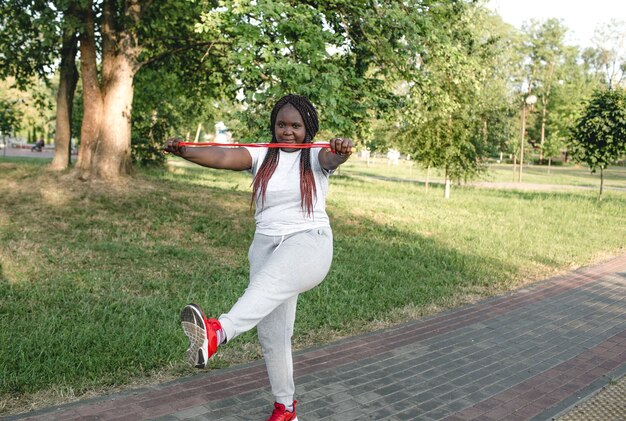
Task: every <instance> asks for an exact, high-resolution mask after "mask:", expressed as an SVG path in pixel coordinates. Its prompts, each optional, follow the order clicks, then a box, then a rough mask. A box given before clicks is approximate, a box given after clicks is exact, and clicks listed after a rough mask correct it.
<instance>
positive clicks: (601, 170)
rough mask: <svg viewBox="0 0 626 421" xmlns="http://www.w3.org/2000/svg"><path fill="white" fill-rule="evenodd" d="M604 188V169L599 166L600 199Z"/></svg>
mask: <svg viewBox="0 0 626 421" xmlns="http://www.w3.org/2000/svg"><path fill="white" fill-rule="evenodd" d="M603 188H604V169H603V168H602V167H600V194H599V195H598V199H602V189H603Z"/></svg>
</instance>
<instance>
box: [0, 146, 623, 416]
mask: <svg viewBox="0 0 626 421" xmlns="http://www.w3.org/2000/svg"><path fill="white" fill-rule="evenodd" d="M47 162H48V161H46V160H24V159H17V158H14V159H9V158H4V159H3V158H0V343H2V344H3V345H4V346H2V347H0V372H1V373H2V377H0V415H4V414H9V413H15V412H18V411H24V410H27V409H29V408H36V407H41V406H47V405H52V404H55V403H59V402H64V401H70V400H73V399H76V398H79V397H85V396H93V395H94V394H99V393H106V392H110V391H113V390H118V389H120V388H127V387H131V386H134V385H138V384H142V383H150V382H157V381H163V380H166V379H171V378H175V377H179V376H185V375H190V374H192V373H195V372H196V371H195V370H192V369H191V368H188V367H186V366H185V364H184V362H183V360H184V358H183V354H184V351H185V349H186V346H187V343H186V339H185V337H184V335H183V334H182V331H181V330H180V328H179V324H178V314H179V311H180V309H181V308H182V307H183V306H184V305H185V304H187V303H189V302H197V303H199V304H201V305H202V306H203V308H205V309H206V311H207V312H208V313H210V314H211V315H214V316H217V315H219V314H221V313H222V312H225V311H227V310H228V309H229V307H230V306H231V305H232V304H233V303H234V302H235V300H236V299H237V297H238V296H239V295H240V294H241V293H242V291H243V290H244V288H245V287H246V284H247V274H248V268H247V250H248V246H249V244H250V241H251V238H252V235H253V233H254V221H253V213H252V210H251V209H250V178H249V176H248V175H247V174H246V173H236V172H228V171H216V170H209V169H204V168H201V167H197V166H192V165H191V164H188V163H186V162H184V161H182V160H180V159H178V158H172V160H171V161H170V163H169V166H168V170H167V171H155V170H151V171H139V173H138V174H137V175H136V176H135V177H134V178H133V179H131V180H129V181H128V182H127V183H125V184H120V185H114V186H111V185H104V184H91V185H87V184H84V183H81V182H78V181H75V180H74V179H72V178H71V177H70V176H69V175H67V174H53V173H49V172H47V171H46V170H45V166H44V165H45V164H46V163H47ZM559 170H562V171H563V172H562V173H560V175H559V176H558V177H557V176H556V175H555V174H556V169H555V168H553V174H551V175H550V176H548V175H547V174H544V175H542V173H541V172H540V171H538V172H537V173H536V174H533V173H532V171H531V170H530V169H528V170H526V169H525V174H527V176H528V181H529V182H532V183H542V182H543V183H548V184H559V183H567V184H579V185H593V186H595V185H596V184H593V183H595V182H596V180H597V179H595V178H594V177H595V176H590V175H589V174H588V172H585V171H584V169H582V170H580V171H579V172H577V170H576V169H572V168H570V170H571V171H570V172H567V171H566V170H567V168H563V169H561V168H559ZM500 171H503V172H505V173H506V169H504V168H496V169H495V170H494V171H493V172H492V175H491V177H494V178H493V179H498V178H499V177H504V175H499V172H500ZM509 171H510V167H509ZM612 171H615V172H616V174H617V175H615V176H614V178H613V179H612V181H611V183H612V185H613V186H615V187H626V171H624V169H623V168H615V169H614V170H613V169H612ZM423 175H424V171H423V170H417V169H416V168H412V167H409V166H408V165H406V164H402V165H400V166H398V167H387V165H386V164H385V163H384V161H383V163H380V162H379V163H378V164H374V165H370V166H367V165H365V163H364V162H361V161H359V160H357V159H354V160H352V161H351V162H349V163H348V164H346V165H345V167H343V168H342V169H341V171H340V172H339V174H337V175H335V176H333V177H332V179H331V189H330V193H329V197H328V211H329V214H330V216H331V222H332V224H333V231H334V236H335V256H334V262H333V267H332V268H331V271H330V273H329V275H328V277H327V278H326V281H325V282H324V283H323V284H322V285H320V286H319V287H318V288H316V289H314V290H312V291H310V292H307V293H306V294H303V295H302V296H301V297H300V301H299V309H298V319H297V323H296V329H295V342H296V347H299V348H302V347H305V346H309V345H312V344H320V343H323V342H326V341H330V340H333V339H335V338H339V337H343V336H346V335H351V334H355V333H358V332H364V331H367V330H372V329H376V328H379V327H383V326H387V325H389V324H392V323H399V322H402V321H406V320H409V319H413V318H416V317H420V316H423V315H426V314H432V313H433V312H436V311H440V310H441V309H444V308H449V307H453V306H459V305H462V304H464V303H469V302H473V301H475V300H477V299H480V298H482V297H486V296H490V295H493V294H496V293H499V292H503V291H506V290H510V289H511V288H515V287H518V286H520V285H522V284H524V283H528V282H532V281H536V280H539V279H543V278H545V277H549V276H552V275H554V274H556V273H559V272H563V271H566V270H570V269H573V268H576V267H579V266H581V265H587V264H590V263H593V262H596V261H598V260H603V259H606V258H609V257H611V256H615V255H618V254H622V253H624V252H626V191H611V190H608V191H606V192H605V195H604V199H603V200H602V201H598V200H597V199H596V197H597V191H596V190H589V191H586V190H581V191H567V192H557V191H547V192H544V191H532V192H531V191H515V190H510V191H509V190H504V189H485V188H473V187H469V186H466V187H455V188H453V191H452V197H451V199H449V200H444V199H443V193H442V188H441V187H440V186H438V185H432V186H431V187H430V188H429V189H428V190H426V189H425V188H424V186H423V184H421V183H416V182H405V181H402V180H409V181H410V180H420V179H422V177H423ZM382 177H387V178H392V179H393V180H385V179H382ZM525 177H526V175H525ZM531 177H534V179H531ZM546 177H549V181H548V180H547V179H546ZM612 177H613V176H612ZM525 180H526V178H525ZM506 181H509V180H506ZM586 183H591V184H586ZM7 345H8V346H7ZM260 355H261V354H260V347H259V346H258V344H257V341H256V337H255V333H254V332H248V333H247V334H244V335H242V336H241V337H239V338H238V339H237V340H236V341H233V343H231V344H229V345H228V346H227V347H225V348H224V349H223V350H221V351H220V352H219V353H218V355H217V357H216V358H215V359H214V360H212V362H211V365H210V367H209V369H215V368H220V367H225V366H228V365H231V364H234V363H239V362H243V361H249V360H251V359H255V358H259V357H260Z"/></svg>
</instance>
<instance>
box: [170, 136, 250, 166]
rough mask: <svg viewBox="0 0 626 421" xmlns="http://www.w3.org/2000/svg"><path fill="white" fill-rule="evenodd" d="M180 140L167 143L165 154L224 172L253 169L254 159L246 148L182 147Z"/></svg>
mask: <svg viewBox="0 0 626 421" xmlns="http://www.w3.org/2000/svg"><path fill="white" fill-rule="evenodd" d="M180 142H181V141H180V139H177V138H172V139H168V140H167V142H165V147H164V148H163V149H164V150H165V152H169V153H172V154H174V155H176V156H180V157H181V158H184V159H186V160H188V161H191V162H194V163H196V164H198V165H202V166H203V167H209V168H217V169H224V170H234V171H241V170H248V169H250V168H251V167H252V157H251V156H250V152H248V150H247V149H246V148H222V147H220V146H203V147H193V146H182V145H180Z"/></svg>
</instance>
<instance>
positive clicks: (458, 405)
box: [9, 255, 626, 421]
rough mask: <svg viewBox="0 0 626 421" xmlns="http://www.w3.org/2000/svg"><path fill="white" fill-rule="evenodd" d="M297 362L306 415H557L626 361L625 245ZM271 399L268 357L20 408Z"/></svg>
mask: <svg viewBox="0 0 626 421" xmlns="http://www.w3.org/2000/svg"><path fill="white" fill-rule="evenodd" d="M222 352H228V350H227V349H225V350H223V351H222ZM295 373H296V385H297V399H298V400H299V401H300V404H299V406H298V413H299V419H300V420H301V421H313V420H337V421H339V420H340V421H349V420H424V421H429V420H446V421H457V420H487V421H488V420H507V421H512V420H549V419H552V417H555V416H558V415H560V414H562V413H564V412H566V411H567V410H568V409H570V408H572V407H573V406H574V405H576V404H580V403H581V402H583V401H584V400H586V399H587V398H588V397H590V396H592V395H593V394H595V393H596V392H597V391H598V390H600V389H602V388H603V387H604V386H606V385H609V384H615V381H616V380H617V379H619V378H620V377H621V376H622V375H623V374H624V373H626V255H625V256H621V257H618V258H615V259H612V260H610V261H608V262H605V263H603V264H600V265H597V266H593V267H588V268H583V269H580V270H578V271H575V272H572V273H569V274H566V275H563V276H558V277H555V278H552V279H548V280H545V281H542V282H539V283H537V284H535V285H533V286H531V287H527V288H523V289H520V290H518V291H515V292H514V293H512V294H507V295H504V296H500V297H496V298H492V299H488V300H485V301H482V302H480V303H477V304H475V305H471V306H466V307H463V308H460V309H456V310H451V311H447V312H445V313H442V314H439V315H436V316H432V317H428V318H424V319H421V320H418V321H415V322H411V323H407V324H404V325H402V326H398V327H395V328H391V329H385V330H383V331H380V332H375V333H372V334H368V335H363V336H359V337H354V338H349V339H346V340H342V341H339V342H337V343H334V344H331V345H328V346H324V347H320V348H316V349H311V350H305V351H302V352H299V353H297V354H296V356H295ZM271 404H272V397H271V395H270V393H269V390H268V386H267V380H266V374H265V368H264V365H263V363H262V361H261V362H256V363H252V364H246V365H242V366H237V367H233V368H230V369H225V370H216V371H213V372H210V373H204V374H199V375H197V376H194V377H191V378H187V379H183V380H179V381H176V382H172V383H168V384H163V385H159V386H155V387H150V388H144V389H140V390H134V391H129V392H125V393H122V394H117V395H114V396H108V397H104V398H99V399H95V400H90V401H85V402H78V403H75V404H70V405H65V406H61V407H58V408H50V409H46V410H43V411H39V412H37V413H32V414H29V415H23V416H18V417H10V418H9V419H32V420H70V419H76V420H78V419H81V420H84V419H89V420H113V419H115V420H133V421H135V420H142V419H159V420H186V419H189V420H211V421H227V420H228V421H236V420H241V421H244V420H245V421H255V420H263V421H264V420H265V419H266V417H267V416H268V414H269V410H270V408H271ZM622 407H624V406H623V405H622ZM622 416H623V417H625V418H626V414H624V413H622V414H621V415H620V417H622ZM625 418H617V419H625Z"/></svg>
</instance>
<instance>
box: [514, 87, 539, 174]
mask: <svg viewBox="0 0 626 421" xmlns="http://www.w3.org/2000/svg"><path fill="white" fill-rule="evenodd" d="M536 102H537V97H536V96H535V95H528V96H527V97H526V99H525V100H524V105H523V108H522V144H521V146H520V154H519V180H518V181H519V182H520V183H521V182H522V170H523V168H524V143H525V140H526V139H525V138H526V110H528V109H530V108H532V107H533V105H535V103H536Z"/></svg>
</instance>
